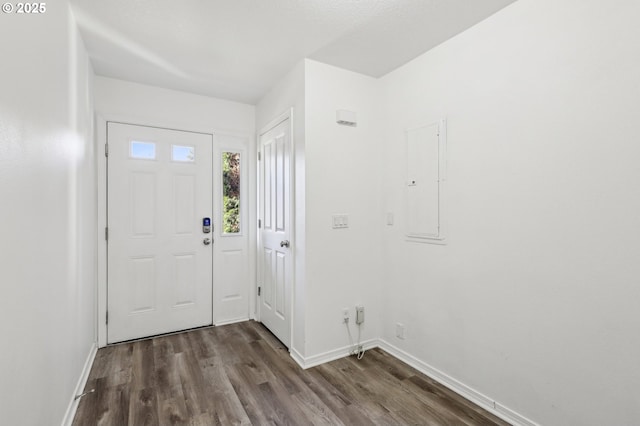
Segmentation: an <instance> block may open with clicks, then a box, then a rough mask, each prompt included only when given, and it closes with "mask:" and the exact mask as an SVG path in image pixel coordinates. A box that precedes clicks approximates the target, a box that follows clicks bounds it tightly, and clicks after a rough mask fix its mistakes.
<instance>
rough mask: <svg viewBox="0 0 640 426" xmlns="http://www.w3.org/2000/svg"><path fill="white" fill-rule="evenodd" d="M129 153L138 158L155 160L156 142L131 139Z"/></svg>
mask: <svg viewBox="0 0 640 426" xmlns="http://www.w3.org/2000/svg"><path fill="white" fill-rule="evenodd" d="M129 155H130V157H131V158H136V159H138V160H155V159H156V144H155V143H154V142H140V141H131V144H130V148H129Z"/></svg>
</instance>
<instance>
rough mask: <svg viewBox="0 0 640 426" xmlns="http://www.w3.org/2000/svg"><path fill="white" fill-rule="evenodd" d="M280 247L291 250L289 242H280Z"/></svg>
mask: <svg viewBox="0 0 640 426" xmlns="http://www.w3.org/2000/svg"><path fill="white" fill-rule="evenodd" d="M280 247H286V248H289V240H284V241H280Z"/></svg>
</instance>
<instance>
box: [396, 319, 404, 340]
mask: <svg viewBox="0 0 640 426" xmlns="http://www.w3.org/2000/svg"><path fill="white" fill-rule="evenodd" d="M396 337H397V338H398V339H402V340H404V324H401V323H399V322H398V323H396Z"/></svg>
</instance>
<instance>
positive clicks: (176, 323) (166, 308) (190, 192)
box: [107, 123, 213, 343]
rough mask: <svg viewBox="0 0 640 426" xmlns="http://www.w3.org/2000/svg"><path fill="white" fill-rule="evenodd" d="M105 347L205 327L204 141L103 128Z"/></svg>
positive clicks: (207, 213) (208, 314)
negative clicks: (105, 161)
mask: <svg viewBox="0 0 640 426" xmlns="http://www.w3.org/2000/svg"><path fill="white" fill-rule="evenodd" d="M107 130H108V137H107V141H108V148H109V151H108V152H109V154H108V179H107V183H108V190H107V194H108V195H107V200H108V207H107V216H108V217H107V221H108V242H107V253H108V268H107V271H108V272H107V273H108V279H107V291H108V296H107V309H108V324H107V341H108V343H114V342H120V341H124V340H130V339H136V338H140V337H147V336H152V335H156V334H161V333H168V332H173V331H178V330H184V329H188V328H192V327H198V326H204V325H210V324H211V323H212V285H213V283H212V269H213V261H212V243H209V244H205V243H206V239H207V238H209V239H211V240H213V233H209V234H206V233H204V232H203V231H204V230H203V218H212V217H213V214H212V213H213V212H212V197H213V195H212V187H213V185H212V177H213V173H212V167H213V165H212V161H213V160H212V136H211V135H207V134H201V133H192V132H183V131H177V130H168V129H159V128H152V127H145V126H135V125H130V124H121V123H108V127H107Z"/></svg>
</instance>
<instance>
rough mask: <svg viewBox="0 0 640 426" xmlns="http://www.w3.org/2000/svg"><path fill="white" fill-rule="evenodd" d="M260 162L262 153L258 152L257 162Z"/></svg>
mask: <svg viewBox="0 0 640 426" xmlns="http://www.w3.org/2000/svg"><path fill="white" fill-rule="evenodd" d="M260 160H262V153H261V152H260V151H258V161H260Z"/></svg>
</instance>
